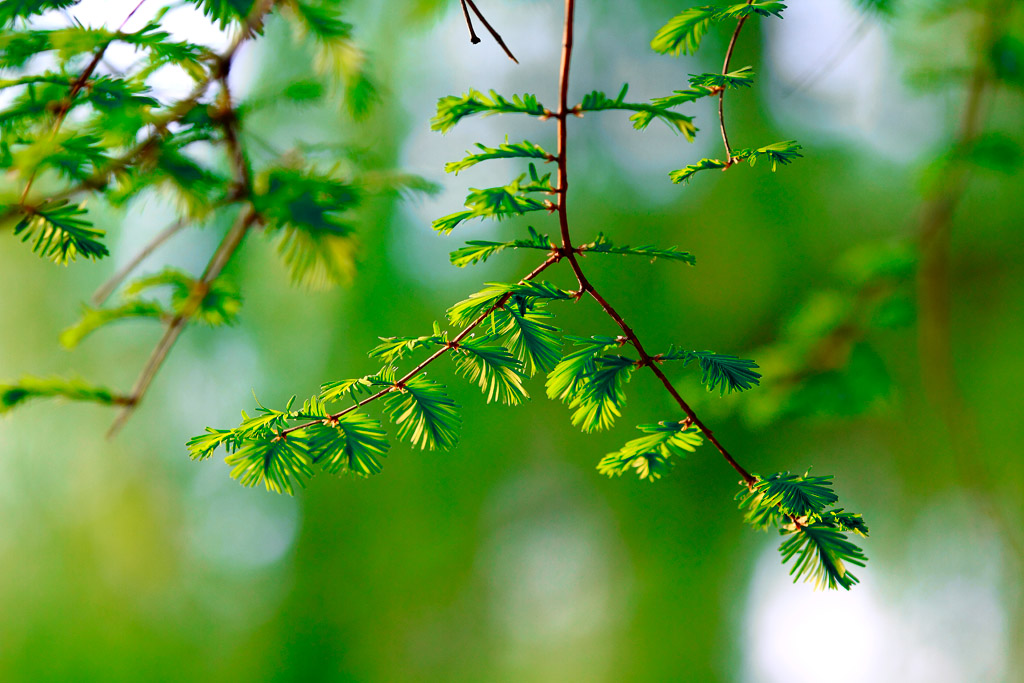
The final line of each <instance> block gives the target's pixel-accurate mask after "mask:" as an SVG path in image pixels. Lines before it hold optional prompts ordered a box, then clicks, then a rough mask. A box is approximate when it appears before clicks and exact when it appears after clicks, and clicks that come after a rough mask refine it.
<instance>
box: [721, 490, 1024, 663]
mask: <svg viewBox="0 0 1024 683" xmlns="http://www.w3.org/2000/svg"><path fill="white" fill-rule="evenodd" d="M903 533H906V534H907V538H908V539H910V540H909V542H908V543H907V544H906V546H905V547H904V548H903V552H905V553H906V557H905V558H900V557H898V556H896V557H893V556H889V557H884V556H882V557H880V556H872V561H871V564H870V565H869V566H868V567H867V568H865V569H859V570H858V569H857V568H854V573H855V574H856V575H857V577H858V578H859V579H861V583H860V585H857V586H854V587H853V589H852V590H850V591H849V592H846V591H832V592H815V591H814V590H813V589H812V588H811V587H810V586H809V585H806V584H803V583H800V584H793V583H791V580H790V578H789V576H788V574H787V572H788V569H787V568H784V567H783V566H782V564H781V563H780V561H779V555H778V551H777V545H778V542H777V541H776V540H773V541H772V543H770V544H768V545H767V546H766V547H765V549H764V552H763V553H762V554H761V556H760V558H759V559H758V562H757V565H756V569H755V573H754V577H753V580H752V583H751V586H750V590H749V593H748V598H747V606H746V615H745V624H744V630H745V633H746V637H745V638H744V639H743V642H744V643H745V644H746V645H745V646H744V647H743V658H744V659H743V671H742V676H741V679H742V680H744V681H751V682H754V683H821V682H822V681H825V680H827V681H829V683H864V682H865V681H886V682H887V681H899V682H900V683H963V682H964V681H1000V680H1005V676H1006V673H1007V666H1008V659H1009V654H1008V653H1009V649H1010V643H1009V625H1008V615H1007V612H1006V610H1007V605H1009V604H1011V603H1012V601H1011V600H1008V597H1009V596H1007V595H1005V593H1004V587H1003V586H1004V581H1003V576H1002V570H1001V567H1002V564H1003V563H1002V559H1003V556H1004V551H1003V549H1002V545H1001V542H1000V540H999V536H998V535H997V533H996V532H995V529H994V527H993V526H992V525H991V524H990V523H987V521H986V518H985V515H984V513H983V511H982V510H980V509H978V508H977V507H973V506H970V505H965V504H964V503H963V501H958V500H955V499H954V500H952V501H951V500H948V499H947V500H943V501H941V504H939V503H936V504H935V505H933V506H930V507H929V508H926V509H924V510H923V511H922V513H921V514H920V517H919V518H918V519H917V520H916V521H915V522H914V523H913V524H911V525H910V528H908V529H904V530H903ZM861 540H862V539H859V538H855V539H854V541H855V542H857V543H858V544H861V543H860V541H861ZM869 554H870V553H869Z"/></svg>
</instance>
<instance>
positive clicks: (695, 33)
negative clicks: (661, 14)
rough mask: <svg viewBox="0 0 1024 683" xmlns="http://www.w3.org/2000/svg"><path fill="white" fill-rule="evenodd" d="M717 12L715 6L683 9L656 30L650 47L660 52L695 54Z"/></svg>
mask: <svg viewBox="0 0 1024 683" xmlns="http://www.w3.org/2000/svg"><path fill="white" fill-rule="evenodd" d="M717 13H718V9H717V8H715V7H692V8H690V9H686V10H683V11H682V12H680V13H679V14H677V15H676V16H674V17H672V18H671V19H670V20H669V21H668V23H667V24H665V25H664V26H662V27H661V29H659V30H658V33H657V34H656V35H655V36H654V40H652V41H651V49H652V50H654V51H655V52H660V53H661V54H671V55H679V54H685V55H692V54H696V52H697V50H698V48H700V43H701V40H702V39H703V38H704V34H705V33H707V32H708V29H709V28H711V23H712V22H713V21H714V19H715V15H716V14H717Z"/></svg>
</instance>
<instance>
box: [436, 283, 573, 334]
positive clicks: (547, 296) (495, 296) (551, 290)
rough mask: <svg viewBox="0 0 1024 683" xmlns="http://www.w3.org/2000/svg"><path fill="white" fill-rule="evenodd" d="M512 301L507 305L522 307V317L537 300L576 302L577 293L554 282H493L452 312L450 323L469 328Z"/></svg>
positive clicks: (455, 307)
mask: <svg viewBox="0 0 1024 683" xmlns="http://www.w3.org/2000/svg"><path fill="white" fill-rule="evenodd" d="M506 297H507V298H508V300H507V301H506V304H505V305H514V306H517V307H518V308H519V312H520V313H521V314H525V312H526V311H527V310H529V309H530V308H531V307H532V306H534V305H535V300H537V299H543V300H567V299H572V298H573V294H572V293H571V292H566V291H564V290H562V289H559V288H558V287H556V286H554V285H552V284H551V283H550V282H537V281H535V280H531V281H530V282H520V283H518V284H510V283H504V282H489V283H487V286H486V287H485V288H484V289H482V290H480V291H479V292H476V293H474V294H470V295H469V298H468V299H465V300H463V301H460V302H458V303H456V304H455V305H454V306H452V307H451V308H449V309H448V320H449V321H451V323H452V324H453V325H456V326H458V327H465V326H466V325H469V324H470V323H473V322H476V321H477V320H478V319H479V318H480V317H481V316H483V315H485V314H486V313H488V312H489V311H491V310H492V309H495V308H496V307H497V306H498V304H500V303H502V300H503V299H505V298H506Z"/></svg>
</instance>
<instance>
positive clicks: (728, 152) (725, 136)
mask: <svg viewBox="0 0 1024 683" xmlns="http://www.w3.org/2000/svg"><path fill="white" fill-rule="evenodd" d="M753 2H754V0H747V4H748V5H749V4H751V3H753ZM747 16H748V15H744V16H742V17H740V20H739V21H737V22H736V30H735V31H733V32H732V38H731V39H730V40H729V49H727V50H726V51H725V63H724V64H723V65H722V75H723V76H725V75H726V74H727V73H729V62H731V61H732V51H733V50H734V49H735V48H736V41H737V40H738V39H739V37H740V31H742V30H743V24H745V23H747ZM718 124H719V126H720V127H721V129H722V142H723V143H724V144H725V168H729V167H730V166H732V163H733V158H732V147H730V146H729V133H728V131H726V129H725V87H722V89H721V90H720V91H719V92H718Z"/></svg>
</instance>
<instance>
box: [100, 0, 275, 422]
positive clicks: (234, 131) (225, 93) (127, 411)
mask: <svg viewBox="0 0 1024 683" xmlns="http://www.w3.org/2000/svg"><path fill="white" fill-rule="evenodd" d="M272 6H273V0H265V1H264V2H263V3H262V4H261V5H260V6H258V7H254V8H253V13H252V14H251V15H250V19H249V20H248V21H247V22H246V28H245V29H244V30H243V33H242V34H240V37H239V38H236V40H235V42H234V43H233V47H232V48H231V49H229V50H228V52H227V53H226V54H225V56H224V57H223V58H222V60H221V63H220V66H219V69H218V73H217V78H218V80H220V81H221V84H222V91H221V98H222V102H221V106H222V109H221V111H220V112H219V116H220V118H221V125H222V126H223V128H224V144H225V146H226V147H227V151H228V156H229V159H230V161H231V164H232V166H233V167H234V171H235V176H236V180H237V183H238V187H237V190H236V192H235V193H234V196H235V197H236V198H239V199H242V198H244V199H246V200H249V201H247V206H245V207H244V208H243V209H242V213H241V214H239V216H238V219H237V220H236V221H235V224H234V225H233V226H232V228H231V230H230V231H228V233H227V235H225V237H224V240H223V241H222V242H221V244H220V246H219V247H218V248H217V251H215V252H214V254H213V256H212V258H211V259H210V262H209V263H207V265H206V269H205V270H204V272H203V275H202V277H200V278H199V281H198V282H197V283H196V285H195V287H194V288H193V290H192V292H191V293H190V296H189V299H188V300H187V301H186V302H185V304H184V305H183V306H182V308H181V310H180V311H179V312H178V313H177V314H176V315H175V316H174V317H173V318H172V319H171V321H170V322H169V323H168V324H167V329H166V330H165V331H164V336H163V337H162V338H161V339H160V342H159V343H158V344H157V346H156V348H155V349H154V350H153V353H152V354H151V355H150V357H149V360H148V361H146V365H145V366H144V367H143V369H142V372H141V373H140V374H139V377H138V379H137V380H136V381H135V385H134V386H133V387H132V391H131V394H130V398H131V399H132V403H131V404H130V405H128V406H126V407H125V408H124V410H122V411H121V413H120V414H119V415H118V417H117V419H116V420H115V421H114V424H113V425H112V426H111V428H110V430H109V431H108V433H107V436H108V438H109V437H113V436H114V435H116V434H117V432H118V431H120V429H121V427H123V426H124V424H125V422H127V420H128V418H129V417H131V415H132V413H133V412H134V411H135V408H136V407H138V404H139V403H140V402H141V401H142V399H143V397H144V396H145V395H146V392H147V391H148V390H149V386H150V384H152V382H153V378H154V377H155V376H156V374H157V373H158V372H159V371H160V367H161V366H162V365H163V363H164V361H165V360H166V359H167V355H168V354H169V353H170V351H171V348H172V347H173V346H174V344H175V342H176V341H177V340H178V337H180V336H181V333H182V332H183V331H184V329H185V325H186V324H187V323H188V322H189V320H191V318H192V316H194V315H195V313H196V311H198V310H199V308H200V306H202V303H203V301H204V300H205V299H206V296H207V294H209V291H210V285H211V284H212V283H213V281H214V280H216V279H217V278H218V277H219V276H220V274H221V272H223V270H224V267H225V266H227V264H228V262H229V261H230V260H231V259H232V257H234V255H235V252H236V251H238V248H239V247H240V246H241V245H242V241H243V240H244V239H245V236H246V235H247V234H248V233H249V229H250V228H251V227H252V226H253V225H254V224H256V223H257V222H258V221H260V220H261V216H260V214H259V213H258V212H257V211H256V209H255V208H254V207H253V206H252V203H251V197H252V171H251V170H250V168H249V161H248V159H247V158H246V155H245V151H244V150H243V148H242V146H241V143H240V142H239V135H238V118H237V115H236V114H235V111H234V109H233V105H232V102H231V91H230V89H229V88H228V76H229V74H230V71H231V64H232V60H233V59H234V55H235V54H236V52H237V49H238V46H239V45H241V43H242V40H243V38H242V37H241V36H243V35H245V34H246V33H250V32H251V31H253V30H254V29H255V26H256V25H257V24H258V23H259V22H261V21H262V19H263V16H264V15H265V14H266V12H267V11H269V10H270V8H271V7H272ZM260 7H262V8H263V9H262V10H260V11H259V13H258V14H257V10H259V8H260ZM253 17H255V19H253Z"/></svg>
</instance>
